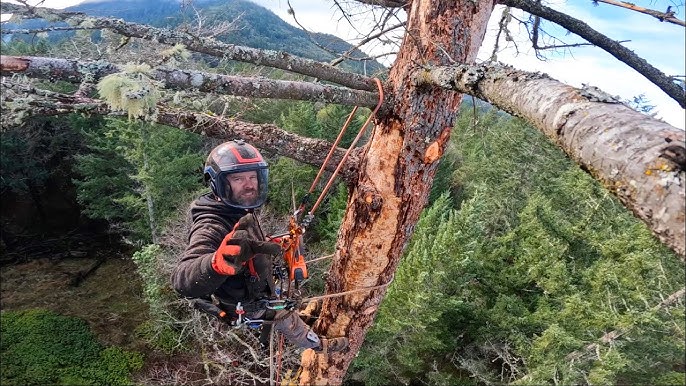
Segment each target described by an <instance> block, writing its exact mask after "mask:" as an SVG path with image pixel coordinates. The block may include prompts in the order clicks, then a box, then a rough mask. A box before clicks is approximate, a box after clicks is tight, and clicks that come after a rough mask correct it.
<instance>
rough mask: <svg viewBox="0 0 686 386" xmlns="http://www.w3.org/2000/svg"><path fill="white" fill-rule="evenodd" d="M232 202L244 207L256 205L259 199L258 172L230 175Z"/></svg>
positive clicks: (228, 177)
mask: <svg viewBox="0 0 686 386" xmlns="http://www.w3.org/2000/svg"><path fill="white" fill-rule="evenodd" d="M226 178H227V179H228V181H229V185H230V186H231V200H233V202H235V203H238V204H240V205H243V206H251V205H254V204H255V202H256V201H257V198H258V193H259V192H258V190H257V188H258V184H257V171H255V170H253V171H249V172H241V173H233V174H229V175H228V176H227V177H226Z"/></svg>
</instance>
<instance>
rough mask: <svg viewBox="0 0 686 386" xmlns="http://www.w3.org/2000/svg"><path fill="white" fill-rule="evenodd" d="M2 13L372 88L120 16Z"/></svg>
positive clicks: (312, 66) (315, 66)
mask: <svg viewBox="0 0 686 386" xmlns="http://www.w3.org/2000/svg"><path fill="white" fill-rule="evenodd" d="M1 9H2V13H13V14H16V15H20V16H24V17H40V18H47V19H48V20H54V19H55V18H57V19H59V20H63V21H67V22H69V23H70V24H72V25H79V24H81V23H84V24H86V25H88V27H89V28H93V29H109V30H111V31H114V32H116V33H118V34H120V35H123V36H128V37H132V38H141V39H146V40H152V41H156V42H159V43H163V44H168V45H172V46H173V45H175V44H183V45H184V46H185V47H186V49H188V50H190V51H194V52H198V53H202V54H206V55H210V56H215V57H218V58H221V59H225V60H237V61H240V62H245V63H252V64H256V65H260V66H269V67H273V68H279V69H282V70H286V71H289V72H294V73H297V74H302V75H308V76H312V77H315V78H317V79H320V80H325V81H329V82H333V83H336V84H339V85H342V86H345V87H349V88H352V89H356V90H366V91H375V90H376V84H375V83H374V81H373V80H372V79H371V78H368V77H366V76H362V75H358V74H354V73H350V72H346V71H342V70H339V69H338V68H336V67H334V66H330V65H328V64H324V63H321V62H317V61H314V60H309V59H303V58H299V57H297V56H293V55H291V54H289V53H287V52H283V51H269V50H260V49H257V48H251V47H243V46H237V45H233V44H226V43H222V42H220V41H218V40H216V39H213V38H208V37H198V36H194V35H192V34H190V33H186V32H177V31H172V30H169V29H164V28H155V27H150V26H146V25H141V24H136V23H128V22H125V21H123V20H121V19H110V18H102V17H93V16H88V15H85V14H83V13H79V12H65V11H59V10H56V9H50V8H31V9H29V8H28V7H25V6H23V5H18V4H11V3H7V2H3V3H2V5H1Z"/></svg>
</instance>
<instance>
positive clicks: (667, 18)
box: [593, 0, 686, 27]
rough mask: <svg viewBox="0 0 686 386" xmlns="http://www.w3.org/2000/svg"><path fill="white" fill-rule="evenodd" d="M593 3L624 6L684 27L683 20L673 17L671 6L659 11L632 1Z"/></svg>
mask: <svg viewBox="0 0 686 386" xmlns="http://www.w3.org/2000/svg"><path fill="white" fill-rule="evenodd" d="M593 2H594V3H596V4H597V3H605V4H610V5H614V6H616V7H621V8H626V9H630V10H632V11H636V12H640V13H643V14H646V15H650V16H652V17H654V18H656V19H657V20H659V21H666V22H668V23H672V24H676V25H680V26H682V27H686V22H684V21H683V20H681V19H679V18H676V17H674V11H672V10H671V8H672V7H671V6H670V7H667V11H666V12H660V11H655V10H653V9H648V8H643V7H639V6H638V5H636V4H632V3H626V2H624V1H615V0H593Z"/></svg>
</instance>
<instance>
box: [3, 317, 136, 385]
mask: <svg viewBox="0 0 686 386" xmlns="http://www.w3.org/2000/svg"><path fill="white" fill-rule="evenodd" d="M0 318H1V320H2V323H0V331H1V332H2V340H0V356H1V357H2V360H1V361H0V369H2V371H1V373H0V383H2V384H3V385H129V384H131V380H130V378H129V377H130V375H131V373H132V372H133V371H136V370H138V369H140V368H141V367H142V365H143V358H142V356H141V355H140V354H139V353H135V352H128V351H124V350H122V349H121V348H119V347H107V348H105V347H102V345H100V344H99V343H98V341H97V340H96V339H95V336H94V335H93V334H92V333H91V332H90V330H89V328H88V325H87V324H86V323H85V322H84V321H83V320H81V319H77V318H71V317H66V316H61V315H58V314H55V313H52V312H50V311H45V310H28V311H20V312H14V311H12V312H10V311H3V312H2V313H1V314H0Z"/></svg>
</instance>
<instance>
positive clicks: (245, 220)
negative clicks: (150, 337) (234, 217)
mask: <svg viewBox="0 0 686 386" xmlns="http://www.w3.org/2000/svg"><path fill="white" fill-rule="evenodd" d="M258 235H259V232H257V226H256V224H255V219H254V218H253V216H252V214H248V215H246V216H243V217H241V219H240V220H239V221H238V222H237V223H236V225H234V227H233V230H232V231H231V232H230V233H229V234H227V235H226V237H224V240H222V242H221V244H219V248H217V251H216V252H215V253H214V256H213V257H212V268H213V269H214V271H215V272H217V273H219V274H222V275H235V274H236V273H238V271H240V270H241V268H243V266H244V265H245V263H246V262H248V260H250V259H252V258H253V257H254V256H255V255H256V254H258V253H264V254H267V255H276V254H278V253H279V252H281V246H280V245H279V244H276V243H271V242H268V241H260V240H258V238H259V236H258Z"/></svg>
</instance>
